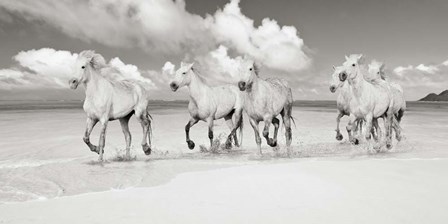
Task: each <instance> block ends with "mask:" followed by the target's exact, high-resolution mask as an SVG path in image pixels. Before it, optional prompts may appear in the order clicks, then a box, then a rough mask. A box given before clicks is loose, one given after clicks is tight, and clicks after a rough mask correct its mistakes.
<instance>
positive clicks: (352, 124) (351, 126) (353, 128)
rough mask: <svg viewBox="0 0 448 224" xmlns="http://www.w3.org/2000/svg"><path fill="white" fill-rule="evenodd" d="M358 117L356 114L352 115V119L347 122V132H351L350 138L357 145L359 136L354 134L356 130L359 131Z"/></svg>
mask: <svg viewBox="0 0 448 224" xmlns="http://www.w3.org/2000/svg"><path fill="white" fill-rule="evenodd" d="M357 126H358V124H357V119H356V117H355V116H354V115H350V119H349V122H348V124H347V127H346V129H347V132H348V133H349V140H350V142H351V143H353V144H355V145H357V144H359V140H358V138H357V137H355V136H354V135H355V134H356V133H355V132H356V131H357Z"/></svg>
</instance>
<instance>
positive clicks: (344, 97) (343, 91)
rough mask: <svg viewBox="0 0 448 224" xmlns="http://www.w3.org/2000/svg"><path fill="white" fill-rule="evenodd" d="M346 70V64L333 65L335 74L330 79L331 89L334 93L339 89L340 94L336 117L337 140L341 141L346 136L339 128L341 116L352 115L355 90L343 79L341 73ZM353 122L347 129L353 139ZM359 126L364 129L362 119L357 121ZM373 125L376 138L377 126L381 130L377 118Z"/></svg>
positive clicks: (373, 133) (372, 131)
mask: <svg viewBox="0 0 448 224" xmlns="http://www.w3.org/2000/svg"><path fill="white" fill-rule="evenodd" d="M344 71H345V67H344V66H337V67H335V66H333V74H332V75H331V77H332V79H331V81H330V91H331V92H332V93H335V92H336V91H337V90H339V94H338V97H337V100H336V106H337V109H338V116H337V117H336V130H335V131H336V140H338V141H341V140H342V139H343V138H344V137H343V135H342V134H341V132H340V129H339V124H340V122H341V118H342V117H344V116H350V104H349V103H350V100H351V98H352V97H353V92H352V89H351V88H350V86H349V84H348V83H347V81H345V80H344V81H342V80H341V77H340V74H343V72H344ZM351 126H352V124H351V122H350V121H349V123H348V125H347V127H346V129H347V134H348V136H349V139H352V138H353V137H352V132H351V128H350V127H351ZM357 126H358V128H357V129H359V130H361V129H362V120H359V121H358V123H357ZM373 127H374V128H372V130H371V133H372V135H373V137H374V138H375V139H377V138H378V136H377V135H376V132H375V130H374V129H375V128H376V131H377V132H378V131H379V126H378V122H377V120H376V119H374V120H373ZM355 144H358V142H355Z"/></svg>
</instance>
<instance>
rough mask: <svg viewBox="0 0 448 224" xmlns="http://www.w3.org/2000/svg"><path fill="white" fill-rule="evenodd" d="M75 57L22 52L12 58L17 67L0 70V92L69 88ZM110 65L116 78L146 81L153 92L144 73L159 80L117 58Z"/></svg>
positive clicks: (50, 52)
mask: <svg viewBox="0 0 448 224" xmlns="http://www.w3.org/2000/svg"><path fill="white" fill-rule="evenodd" d="M77 57H78V54H76V53H71V52H70V51H63V50H55V49H51V48H42V49H38V50H34V49H33V50H29V51H21V52H19V53H18V54H17V55H15V56H14V57H13V59H14V61H15V62H16V63H17V66H13V67H11V68H8V69H0V89H14V88H20V89H33V88H68V84H67V83H68V80H69V79H70V78H72V74H73V66H74V63H75V61H76V58H77ZM109 65H110V66H112V67H114V68H116V69H117V70H118V71H120V75H121V76H122V77H119V78H122V79H135V80H139V81H142V82H145V83H146V84H148V86H149V87H151V89H153V90H154V89H156V88H157V87H156V85H155V84H154V82H153V81H152V80H151V79H148V78H146V77H145V76H144V74H147V73H150V72H151V75H152V78H154V79H156V78H157V79H158V78H160V77H161V72H158V71H150V72H149V71H145V72H141V71H140V70H139V68H138V67H137V66H135V65H132V64H125V63H124V62H123V61H121V59H120V58H118V57H116V58H112V59H111V60H110V62H109ZM156 74H157V75H156ZM148 76H149V75H148ZM149 78H151V77H149Z"/></svg>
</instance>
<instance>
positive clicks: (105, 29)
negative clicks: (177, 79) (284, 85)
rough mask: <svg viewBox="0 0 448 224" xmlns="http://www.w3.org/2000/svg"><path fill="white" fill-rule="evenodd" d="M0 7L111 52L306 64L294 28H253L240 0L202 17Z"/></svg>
mask: <svg viewBox="0 0 448 224" xmlns="http://www.w3.org/2000/svg"><path fill="white" fill-rule="evenodd" d="M0 7H3V8H5V9H6V10H8V11H9V12H11V13H15V14H17V15H19V16H23V17H24V18H25V19H27V20H30V21H35V20H36V21H44V22H46V23H48V24H50V25H52V26H54V27H56V28H58V29H60V30H61V31H62V32H64V33H65V34H67V35H69V36H71V37H74V38H78V39H81V40H84V41H95V42H98V43H101V44H105V45H108V46H113V47H123V48H126V47H138V48H141V49H144V50H145V51H147V52H148V53H163V54H168V55H170V54H176V55H195V56H196V55H206V54H208V52H210V51H213V50H215V48H216V46H219V45H223V46H226V47H227V48H229V49H230V50H232V51H235V52H237V53H239V54H241V55H243V54H248V55H250V56H252V57H253V58H255V59H256V60H257V61H259V62H261V63H262V64H264V65H265V66H267V67H268V68H271V69H274V70H279V71H285V72H297V71H299V70H302V69H305V68H307V67H308V66H309V65H310V63H311V58H310V57H309V56H308V55H307V53H306V52H305V49H306V46H305V45H304V42H303V40H302V39H301V38H300V37H299V35H298V32H297V29H296V28H295V27H293V26H280V25H279V24H278V23H277V21H275V20H273V19H269V18H265V19H263V20H262V22H261V25H260V26H258V27H255V26H254V21H253V20H252V19H250V18H248V17H247V16H246V15H244V14H243V13H242V12H241V8H240V6H239V0H231V1H230V2H229V3H228V4H226V5H225V6H224V7H223V9H222V10H217V11H216V12H215V13H214V14H210V15H207V16H206V17H201V16H199V15H196V14H193V13H190V12H188V11H186V9H185V1H184V0H177V1H169V0H152V1H145V0H129V1H118V0H96V1H77V0H66V1H53V0H39V1H35V0H22V1H15V0H5V1H1V2H0ZM0 19H1V18H0ZM193 57H194V56H193Z"/></svg>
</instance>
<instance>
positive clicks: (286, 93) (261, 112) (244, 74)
mask: <svg viewBox="0 0 448 224" xmlns="http://www.w3.org/2000/svg"><path fill="white" fill-rule="evenodd" d="M239 73H240V76H241V79H240V81H239V82H238V87H239V88H240V90H241V91H244V93H245V94H244V96H245V98H244V110H245V111H246V113H247V114H248V116H249V119H250V124H251V126H252V128H253V129H254V132H255V141H256V143H257V146H258V151H259V153H260V154H261V153H262V152H261V138H260V134H259V130H258V124H259V122H260V121H264V123H265V126H264V129H263V136H264V137H265V139H266V142H267V144H268V145H269V146H271V147H275V146H276V145H277V133H278V128H279V124H280V121H279V120H278V119H277V118H276V117H277V116H278V115H279V114H281V116H282V119H283V124H284V126H285V135H286V146H287V150H288V153H290V146H291V140H292V133H291V119H292V117H291V113H292V103H293V99H292V92H291V88H289V85H288V82H286V81H285V80H283V79H277V78H269V79H261V78H260V77H259V76H258V68H257V66H256V65H255V63H254V61H252V60H245V61H243V62H242V63H241V67H240V68H239ZM271 123H272V124H273V125H274V128H275V129H274V138H273V139H272V138H269V126H270V125H271Z"/></svg>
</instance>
